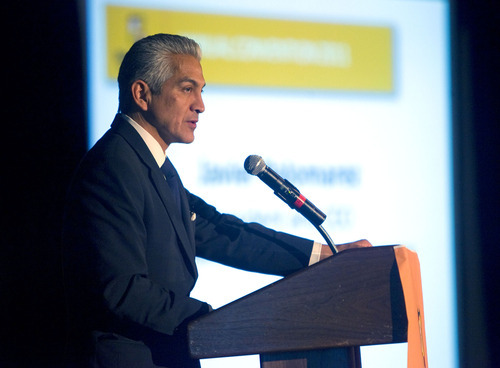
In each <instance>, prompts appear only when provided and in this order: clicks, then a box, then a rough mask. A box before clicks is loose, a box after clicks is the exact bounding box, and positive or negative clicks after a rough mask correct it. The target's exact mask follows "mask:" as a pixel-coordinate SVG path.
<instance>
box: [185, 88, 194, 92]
mask: <svg viewBox="0 0 500 368" xmlns="http://www.w3.org/2000/svg"><path fill="white" fill-rule="evenodd" d="M192 90H193V87H185V88H184V92H191V91H192Z"/></svg>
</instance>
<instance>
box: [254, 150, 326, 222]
mask: <svg viewBox="0 0 500 368" xmlns="http://www.w3.org/2000/svg"><path fill="white" fill-rule="evenodd" d="M244 166H245V170H246V171H247V172H248V173H249V174H250V175H256V176H257V177H258V178H259V179H260V180H262V181H263V182H264V183H266V184H267V185H268V186H269V187H270V188H271V189H272V190H274V194H276V196H278V197H279V198H281V199H282V200H283V201H284V202H285V203H286V204H288V205H289V206H290V208H291V209H294V210H297V211H298V212H299V213H300V214H302V215H303V216H304V217H305V218H306V219H308V220H309V221H310V222H311V223H312V224H313V225H315V226H319V225H321V224H322V223H323V222H324V221H325V219H326V215H325V214H324V213H323V212H321V211H320V210H319V209H318V208H317V207H316V206H315V205H313V204H312V203H311V202H310V201H309V200H308V199H307V198H306V197H304V196H303V195H302V194H301V193H300V192H299V190H298V189H297V188H296V187H295V186H293V185H292V183H290V182H289V181H288V180H286V179H283V178H282V177H281V176H279V175H278V174H277V173H276V172H275V171H274V170H273V169H271V168H270V167H269V166H267V165H266V163H265V162H264V160H263V159H262V157H260V156H257V155H250V156H248V157H247V158H246V160H245V164H244Z"/></svg>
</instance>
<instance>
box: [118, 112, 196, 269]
mask: <svg viewBox="0 0 500 368" xmlns="http://www.w3.org/2000/svg"><path fill="white" fill-rule="evenodd" d="M112 127H113V129H115V130H116V131H117V133H119V134H120V135H122V136H123V137H124V138H125V140H127V142H128V143H129V144H130V145H131V146H132V148H134V150H135V151H136V152H137V154H138V155H139V156H140V157H141V159H142V160H143V162H144V163H145V165H146V166H148V168H149V171H150V177H151V181H152V183H153V185H154V186H155V188H156V190H157V192H158V194H159V196H160V198H161V200H162V202H163V204H164V206H165V208H166V210H167V212H168V214H169V217H170V220H171V221H172V224H173V226H174V229H175V231H176V233H177V235H178V237H179V239H180V243H181V244H180V246H181V247H182V248H183V250H184V251H185V253H186V259H187V262H186V263H187V265H189V269H190V271H191V273H192V274H193V276H194V277H195V278H196V277H197V270H196V264H195V255H196V250H195V244H194V232H193V231H192V226H186V225H187V224H188V222H187V221H190V215H189V205H188V201H187V197H186V194H185V190H184V187H183V186H182V183H181V188H182V190H181V207H182V214H181V215H179V210H178V208H177V206H176V204H175V200H174V195H173V194H172V192H171V190H170V187H169V186H168V184H167V182H166V180H165V177H164V176H163V172H162V171H161V169H160V168H159V167H158V164H157V163H156V161H155V159H154V157H153V155H152V154H151V152H150V151H149V149H148V147H147V145H146V144H145V143H144V141H143V140H142V138H141V136H140V135H139V134H138V133H137V132H136V131H135V129H134V128H133V127H132V126H131V125H130V124H129V123H128V122H127V121H125V120H124V119H123V118H121V117H120V116H119V115H117V117H116V118H115V120H114V121H113V124H112ZM185 224H186V225H185ZM188 229H190V231H188Z"/></svg>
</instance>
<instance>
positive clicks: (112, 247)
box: [63, 115, 312, 367]
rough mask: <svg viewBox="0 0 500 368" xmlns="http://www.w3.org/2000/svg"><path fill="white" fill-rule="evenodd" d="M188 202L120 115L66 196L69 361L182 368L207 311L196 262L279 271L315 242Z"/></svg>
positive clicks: (305, 255)
mask: <svg viewBox="0 0 500 368" xmlns="http://www.w3.org/2000/svg"><path fill="white" fill-rule="evenodd" d="M181 205H182V214H181V213H179V210H178V208H176V207H175V202H174V199H173V195H172V192H171V190H170V188H169V186H168V184H167V183H166V181H165V179H164V176H163V173H162V171H161V169H160V168H159V167H158V165H157V163H156V161H155V160H154V158H153V156H152V154H151V152H150V151H149V149H148V147H147V146H146V144H145V143H144V141H143V140H142V138H141V137H140V135H139V134H138V133H137V132H136V131H135V129H134V128H133V127H132V126H131V125H130V124H129V123H128V122H126V121H125V120H124V119H123V118H122V117H121V116H120V115H118V116H117V117H116V119H115V121H114V122H113V124H112V127H111V129H110V130H109V131H108V132H107V133H106V134H105V135H104V136H103V138H101V139H100V140H99V141H98V142H97V143H96V145H95V146H94V147H93V148H92V149H91V150H90V151H89V152H88V153H87V155H86V156H85V158H84V159H83V161H82V163H81V165H80V167H79V169H78V170H77V173H76V175H75V179H74V181H73V184H72V186H71V188H70V191H69V195H68V201H67V210H66V216H65V222H64V233H63V264H64V272H65V280H66V286H67V296H68V307H69V308H68V310H69V311H70V313H69V323H68V325H69V327H70V340H71V341H73V342H76V344H73V345H72V346H73V347H77V349H76V350H72V349H69V350H68V352H69V355H70V356H76V355H79V354H83V355H82V356H87V357H92V359H93V361H94V365H95V366H103V367H108V366H113V367H114V366H116V367H126V366H139V367H142V366H144V367H146V366H148V367H149V366H151V367H152V366H154V365H153V362H154V363H155V364H157V365H161V366H168V367H170V366H172V367H173V366H188V363H185V362H183V363H179V362H177V363H175V362H176V359H177V358H178V357H180V359H181V360H182V359H184V358H186V355H187V347H186V346H185V344H184V340H183V336H184V334H185V331H184V327H183V326H185V324H186V323H187V321H189V320H190V319H192V318H194V317H196V316H198V315H201V314H203V313H206V312H207V311H208V305H207V304H205V303H203V302H201V301H198V300H195V299H193V298H191V297H190V296H189V294H190V291H191V290H192V288H193V286H194V284H195V282H196V278H197V270H196V265H195V256H200V257H204V258H206V259H209V260H213V261H216V262H220V263H223V264H226V265H230V266H234V267H238V268H242V269H246V270H251V271H257V272H264V273H270V274H277V275H287V274H289V273H291V272H294V271H296V270H298V269H300V268H302V267H305V266H306V265H307V263H308V261H309V256H310V252H311V247H312V241H310V240H306V239H302V238H297V237H294V236H291V235H287V234H284V233H279V232H275V231H272V230H270V229H267V228H265V227H263V226H261V225H259V224H249V223H244V222H242V221H241V220H239V219H238V218H236V217H234V216H231V215H225V214H221V213H219V212H217V211H216V209H215V208H214V207H212V206H210V205H208V204H207V203H205V202H204V201H203V200H202V199H200V198H198V197H196V196H195V195H193V194H191V193H189V192H188V191H186V190H183V191H182V194H181ZM193 214H195V216H193ZM194 217H196V219H195V220H194V221H193V218H194ZM70 346H71V344H70ZM99 359H101V360H109V361H110V362H113V364H117V365H108V364H107V363H106V362H104V361H101V365H99V364H98V363H99V362H98V361H97V360H99ZM117 362H121V363H119V364H118V363H117ZM127 364H129V365H127ZM176 364H177V365H176Z"/></svg>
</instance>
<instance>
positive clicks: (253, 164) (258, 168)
mask: <svg viewBox="0 0 500 368" xmlns="http://www.w3.org/2000/svg"><path fill="white" fill-rule="evenodd" d="M244 166H245V170H246V171H247V173H249V174H250V175H259V174H260V173H261V172H263V171H264V170H265V169H266V163H265V162H264V160H263V159H262V157H260V156H257V155H250V156H248V157H247V158H246V160H245V164H244Z"/></svg>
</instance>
